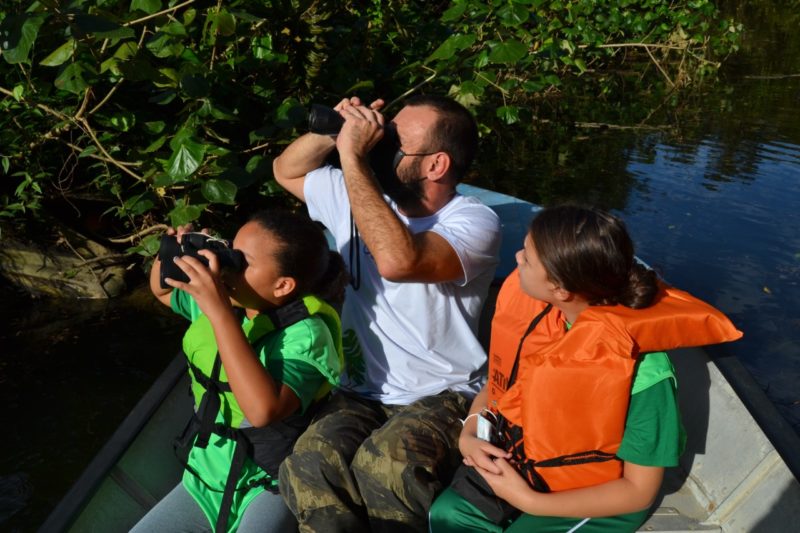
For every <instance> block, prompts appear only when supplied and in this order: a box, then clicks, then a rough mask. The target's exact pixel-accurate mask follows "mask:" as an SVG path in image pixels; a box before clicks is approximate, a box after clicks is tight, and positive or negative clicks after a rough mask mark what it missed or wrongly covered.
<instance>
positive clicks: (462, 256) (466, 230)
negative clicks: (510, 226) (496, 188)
mask: <svg viewBox="0 0 800 533" xmlns="http://www.w3.org/2000/svg"><path fill="white" fill-rule="evenodd" d="M465 200H466V201H468V202H469V203H468V204H467V205H462V206H460V207H459V209H457V210H455V211H454V212H453V213H452V214H450V215H448V216H446V217H445V218H444V219H442V220H440V221H439V222H437V223H436V224H434V225H433V227H432V228H431V229H430V231H433V232H435V233H437V234H439V235H441V236H442V237H443V238H444V239H445V240H446V241H447V242H448V243H450V246H452V247H453V250H455V252H456V254H457V255H458V258H459V260H460V261H461V268H462V269H463V271H464V278H463V279H461V280H460V283H459V285H462V286H463V285H466V284H467V283H469V282H470V281H472V280H473V279H475V278H476V277H478V276H480V275H481V274H483V273H484V272H486V270H487V269H494V268H495V267H496V266H497V254H498V253H499V250H500V219H499V218H498V217H497V214H495V212H494V211H492V210H491V209H490V208H488V207H486V206H485V205H483V204H481V203H478V202H476V201H472V200H471V199H469V198H467V199H465Z"/></svg>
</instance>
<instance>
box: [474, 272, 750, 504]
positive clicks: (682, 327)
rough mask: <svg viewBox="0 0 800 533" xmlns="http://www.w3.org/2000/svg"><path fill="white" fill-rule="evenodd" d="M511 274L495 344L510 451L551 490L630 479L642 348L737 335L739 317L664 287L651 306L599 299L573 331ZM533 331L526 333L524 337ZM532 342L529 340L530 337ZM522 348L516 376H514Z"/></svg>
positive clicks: (496, 394)
mask: <svg viewBox="0 0 800 533" xmlns="http://www.w3.org/2000/svg"><path fill="white" fill-rule="evenodd" d="M546 305H547V304H545V303H544V302H541V301H538V300H535V299H533V298H531V297H529V296H528V295H526V294H525V293H524V292H522V289H521V288H520V286H519V275H518V273H517V271H514V272H512V273H511V275H509V276H508V278H507V279H506V281H505V282H504V283H503V287H502V288H501V289H500V293H499V295H498V298H497V306H496V310H495V314H494V319H493V320H492V335H491V341H490V346H489V383H488V394H489V396H488V402H489V408H490V409H491V410H493V411H494V412H495V413H498V412H499V413H500V414H502V417H501V419H502V418H504V419H505V422H504V423H506V424H507V429H506V431H505V437H506V444H505V446H506V449H508V450H509V451H511V452H512V453H513V454H514V455H515V459H516V460H517V462H518V463H517V464H518V467H519V468H520V471H521V472H522V473H523V475H525V476H526V477H527V478H528V481H529V482H530V483H531V485H532V486H533V487H534V488H535V489H537V490H541V491H560V490H567V489H572V488H579V487H585V486H590V485H597V484H599V483H603V482H605V481H609V480H612V479H617V478H619V477H621V476H622V463H621V461H620V460H618V459H616V457H615V455H614V454H615V453H616V451H617V450H618V449H619V445H620V443H621V442H622V434H623V432H624V429H625V418H626V415H627V411H628V403H629V400H630V391H631V381H632V378H633V374H634V368H635V364H636V359H637V356H638V355H639V353H644V352H654V351H664V350H671V349H675V348H681V347H689V346H701V345H706V344H716V343H720V342H727V341H732V340H736V339H738V338H740V337H741V336H742V333H741V332H740V331H738V330H737V329H736V328H735V327H734V326H733V324H731V322H730V320H728V318H727V317H726V316H725V315H724V314H722V313H721V312H720V311H718V310H717V309H715V308H714V307H712V306H710V305H708V304H706V303H705V302H702V301H701V300H698V299H697V298H694V297H693V296H691V295H690V294H688V293H686V292H683V291H679V290H677V289H673V288H671V287H666V286H664V287H662V290H661V291H660V292H659V293H658V295H657V297H656V299H655V300H654V303H653V304H652V305H651V306H650V307H647V308H645V309H638V310H637V309H630V308H628V307H625V306H622V305H614V306H592V307H589V308H588V309H586V310H584V311H583V312H581V314H580V316H579V317H578V319H577V320H576V321H575V323H574V324H573V325H572V327H571V329H570V330H569V332H567V331H566V320H565V318H564V316H563V314H562V313H561V312H560V311H558V310H557V309H555V308H553V309H552V310H551V311H550V312H549V313H547V314H545V315H544V316H543V317H542V318H541V320H540V321H539V323H538V324H537V325H536V327H535V328H534V329H533V330H532V331H531V332H530V333H529V334H528V335H527V336H526V335H525V333H526V331H527V330H528V328H529V326H530V324H531V319H532V318H533V317H535V316H536V315H538V314H540V313H541V312H542V311H543V310H544V308H545V307H546ZM523 338H524V340H522V339H523ZM521 341H522V342H521ZM518 352H519V363H518V369H517V371H516V380H515V381H514V383H513V385H512V386H511V387H510V388H509V386H508V380H509V378H510V377H511V374H512V369H513V367H514V364H515V359H516V358H517V353H518Z"/></svg>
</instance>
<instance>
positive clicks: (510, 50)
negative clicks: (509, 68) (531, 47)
mask: <svg viewBox="0 0 800 533" xmlns="http://www.w3.org/2000/svg"><path fill="white" fill-rule="evenodd" d="M527 53H528V47H527V46H525V45H524V44H523V43H521V42H519V41H516V40H510V41H505V42H502V43H497V44H496V45H495V46H494V48H492V51H491V52H489V61H490V62H492V63H502V64H506V65H507V64H512V63H516V62H517V61H519V60H520V59H522V58H523V57H525V55H526V54H527Z"/></svg>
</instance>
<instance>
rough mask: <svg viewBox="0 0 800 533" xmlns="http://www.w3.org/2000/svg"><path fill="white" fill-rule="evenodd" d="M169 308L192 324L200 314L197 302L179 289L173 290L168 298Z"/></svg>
mask: <svg viewBox="0 0 800 533" xmlns="http://www.w3.org/2000/svg"><path fill="white" fill-rule="evenodd" d="M170 307H172V310H173V311H174V312H175V313H176V314H178V315H181V316H182V317H183V318H185V319H186V320H189V321H191V322H194V321H195V320H196V319H197V317H198V316H200V315H201V314H202V312H201V311H200V307H198V305H197V302H195V301H194V298H192V297H191V296H190V295H189V293H188V292H185V291H182V290H180V289H173V290H172V295H171V296H170Z"/></svg>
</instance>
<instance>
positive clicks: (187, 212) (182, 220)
mask: <svg viewBox="0 0 800 533" xmlns="http://www.w3.org/2000/svg"><path fill="white" fill-rule="evenodd" d="M203 209H205V205H178V206H176V207H175V208H174V209H173V210H172V211H170V212H169V220H170V222H171V223H172V227H173V228H177V227H178V226H183V225H185V224H188V223H189V222H194V221H195V220H197V219H198V218H200V215H201V214H202V212H203Z"/></svg>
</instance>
